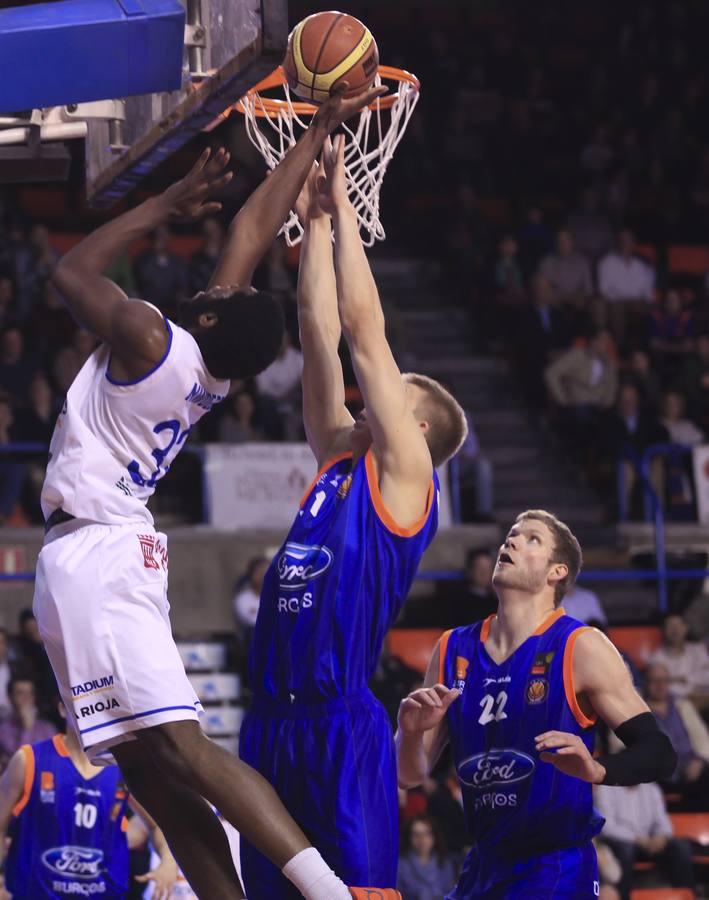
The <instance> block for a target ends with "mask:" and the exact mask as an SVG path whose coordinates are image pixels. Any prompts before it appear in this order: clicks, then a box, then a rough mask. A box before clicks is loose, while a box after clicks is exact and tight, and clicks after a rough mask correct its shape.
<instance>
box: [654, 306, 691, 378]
mask: <svg viewBox="0 0 709 900" xmlns="http://www.w3.org/2000/svg"><path fill="white" fill-rule="evenodd" d="M648 338H649V340H650V348H651V350H652V352H653V354H654V355H655V358H656V359H657V362H658V365H659V366H660V367H661V368H664V369H667V368H669V367H670V366H672V365H673V364H674V363H676V362H677V361H679V360H681V359H683V358H684V357H685V356H686V354H687V353H690V352H691V351H692V350H693V348H694V315H693V313H692V311H691V310H690V309H686V308H683V306H682V297H681V295H680V292H679V291H677V290H670V291H667V294H666V295H665V298H664V300H663V301H662V305H660V306H653V307H652V308H651V309H650V311H649V316H648Z"/></svg>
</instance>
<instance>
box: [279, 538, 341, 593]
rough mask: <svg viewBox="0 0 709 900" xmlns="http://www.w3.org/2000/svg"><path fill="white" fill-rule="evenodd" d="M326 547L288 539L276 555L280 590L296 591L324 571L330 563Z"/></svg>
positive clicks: (330, 553)
mask: <svg viewBox="0 0 709 900" xmlns="http://www.w3.org/2000/svg"><path fill="white" fill-rule="evenodd" d="M332 559H333V556H332V551H331V550H328V548H327V547H320V546H308V545H307V544H296V543H293V542H291V541H289V542H288V543H287V544H286V545H285V547H284V548H283V552H282V553H281V555H280V556H279V557H278V563H277V568H278V577H279V580H280V587H281V590H282V591H296V590H298V589H299V588H303V587H305V586H306V585H307V584H308V582H310V581H314V580H315V579H316V578H319V577H320V576H321V575H322V574H323V573H324V572H326V571H327V570H328V569H329V568H330V565H331V563H332Z"/></svg>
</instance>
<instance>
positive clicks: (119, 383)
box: [106, 316, 172, 387]
mask: <svg viewBox="0 0 709 900" xmlns="http://www.w3.org/2000/svg"><path fill="white" fill-rule="evenodd" d="M163 322H164V323H165V327H166V328H167V349H166V350H165V352H164V353H163V355H162V357H161V358H160V359H159V360H158V362H156V363H155V365H154V366H153V367H152V369H149V370H148V371H147V372H146V373H145V375H141V376H140V378H134V379H133V380H132V381H118V379H117V378H112V377H111V376H110V375H109V373H108V369H109V367H110V365H111V358H110V357H109V359H108V365H107V366H106V378H107V379H108V380H109V381H110V382H111V384H115V385H116V387H130V386H131V385H133V384H140V382H141V381H145V379H146V378H150V376H151V375H152V374H153V373H154V372H157V370H158V369H159V368H160V366H161V365H162V364H163V363H164V362H165V360H166V359H167V357H168V356H169V354H170V348H171V347H172V328H171V327H170V320H169V319H168V318H166V317H164V316H163Z"/></svg>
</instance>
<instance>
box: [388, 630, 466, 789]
mask: <svg viewBox="0 0 709 900" xmlns="http://www.w3.org/2000/svg"><path fill="white" fill-rule="evenodd" d="M440 654H441V642H440V641H439V642H438V644H437V645H436V649H435V650H434V651H433V655H432V656H431V661H430V662H429V664H428V670H427V672H426V677H425V679H424V682H423V687H422V688H419V690H417V691H414V692H413V693H411V694H409V696H408V697H405V698H404V699H403V700H402V701H401V705H400V706H399V728H398V730H397V732H396V764H397V771H398V780H399V787H401V788H412V787H417V786H418V785H419V784H421V782H422V781H423V780H424V779H425V778H426V777H427V776H428V775H429V774H430V773H431V770H432V769H433V767H434V766H435V765H436V763H437V762H438V758H439V757H440V755H441V753H442V752H443V749H444V747H445V746H446V744H447V743H448V727H447V725H446V718H445V716H446V711H447V709H448V707H449V706H450V705H451V703H453V701H454V700H455V699H456V698H457V697H459V696H460V691H459V690H458V689H457V688H454V689H453V690H450V689H449V688H447V687H446V686H445V685H443V684H441V683H440V682H441V677H440V668H441V665H440V659H441V656H440Z"/></svg>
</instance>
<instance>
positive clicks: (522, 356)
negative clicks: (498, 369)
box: [514, 273, 569, 409]
mask: <svg viewBox="0 0 709 900" xmlns="http://www.w3.org/2000/svg"><path fill="white" fill-rule="evenodd" d="M530 290H531V301H532V302H531V304H525V306H524V307H523V308H522V309H521V310H520V311H519V314H518V315H517V316H516V317H515V320H514V329H515V335H514V340H515V365H516V368H517V376H518V378H519V380H520V383H521V384H522V388H523V390H524V392H525V395H526V398H527V402H528V403H529V404H530V405H531V406H533V407H534V408H535V409H541V408H542V407H543V406H544V405H545V404H546V387H545V383H544V368H545V367H546V366H547V365H548V364H549V363H550V362H551V361H552V357H553V356H554V355H555V354H556V353H558V352H560V351H561V350H562V349H564V348H565V347H566V346H567V345H568V338H569V334H568V329H567V327H566V323H565V321H564V316H563V314H562V313H561V311H560V310H559V308H558V307H557V306H555V305H554V292H553V290H552V287H551V283H550V281H549V279H548V278H546V277H545V276H544V275H541V274H539V273H537V274H536V275H535V276H534V277H533V278H532V281H531V284H530Z"/></svg>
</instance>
